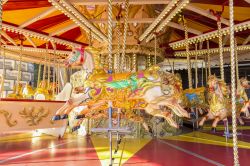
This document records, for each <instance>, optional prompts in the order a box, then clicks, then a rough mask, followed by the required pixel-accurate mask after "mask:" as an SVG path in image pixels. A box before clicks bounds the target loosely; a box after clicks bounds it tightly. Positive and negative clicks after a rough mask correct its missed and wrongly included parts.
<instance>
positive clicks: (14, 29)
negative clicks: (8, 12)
mask: <svg viewBox="0 0 250 166" xmlns="http://www.w3.org/2000/svg"><path fill="white" fill-rule="evenodd" d="M2 27H3V30H6V31H11V32H15V33H19V34H23V35H27V36H29V37H31V38H37V39H40V40H44V41H52V42H55V43H58V44H62V45H66V46H70V47H81V44H79V43H75V42H70V41H67V40H64V39H59V38H55V37H51V36H48V35H45V34H42V33H38V32H34V31H31V30H27V29H22V28H19V27H16V26H13V25H9V24H6V23H2ZM2 35H3V36H4V35H5V34H4V33H3V34H2ZM4 37H5V36H4ZM11 40H13V39H11ZM13 44H14V43H13ZM15 45H16V44H15Z"/></svg>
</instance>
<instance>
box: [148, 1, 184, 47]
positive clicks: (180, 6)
mask: <svg viewBox="0 0 250 166" xmlns="http://www.w3.org/2000/svg"><path fill="white" fill-rule="evenodd" d="M188 3H189V0H183V1H182V2H180V3H179V4H178V5H177V7H176V8H175V9H174V10H173V11H172V12H171V13H170V14H169V15H168V16H167V18H166V19H165V20H164V21H163V22H162V23H161V24H160V25H159V26H158V27H157V28H156V32H157V33H158V32H160V31H161V30H163V28H165V27H166V26H167V24H168V23H169V22H170V21H171V20H172V19H173V18H174V16H176V14H178V13H179V12H180V11H181V10H182V9H183V8H184V7H185V6H186V5H187V4H188ZM152 38H153V34H151V35H150V36H149V37H148V38H147V39H146V42H149V41H150V40H151V39H152Z"/></svg>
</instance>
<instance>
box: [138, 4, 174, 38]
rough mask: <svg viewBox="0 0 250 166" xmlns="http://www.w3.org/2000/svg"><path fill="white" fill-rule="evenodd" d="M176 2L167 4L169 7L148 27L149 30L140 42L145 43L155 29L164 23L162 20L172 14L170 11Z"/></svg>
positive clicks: (143, 34)
mask: <svg viewBox="0 0 250 166" xmlns="http://www.w3.org/2000/svg"><path fill="white" fill-rule="evenodd" d="M176 2H178V0H176V1H171V2H169V3H168V4H167V6H166V7H165V8H164V9H163V10H162V12H161V13H160V14H159V15H158V16H157V18H156V19H155V20H154V22H152V24H150V25H149V27H147V29H146V30H145V31H144V32H143V33H142V35H141V36H140V37H139V40H140V41H143V40H144V39H145V38H146V37H147V36H148V35H149V34H150V33H151V32H152V31H153V30H154V28H155V27H156V26H157V25H158V24H159V23H160V22H161V21H162V19H163V18H164V17H165V16H166V15H167V14H169V13H170V11H171V10H172V9H173V8H174V7H175V4H176Z"/></svg>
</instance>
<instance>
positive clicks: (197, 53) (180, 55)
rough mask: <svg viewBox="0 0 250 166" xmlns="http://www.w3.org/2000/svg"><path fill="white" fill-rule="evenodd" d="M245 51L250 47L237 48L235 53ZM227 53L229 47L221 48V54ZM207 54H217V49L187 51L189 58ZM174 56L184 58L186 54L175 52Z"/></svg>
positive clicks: (184, 52)
mask: <svg viewBox="0 0 250 166" xmlns="http://www.w3.org/2000/svg"><path fill="white" fill-rule="evenodd" d="M245 50H250V45H241V46H237V51H245ZM229 51H230V47H224V48H223V52H229ZM208 53H210V54H214V53H219V48H211V49H202V50H197V51H195V50H194V51H189V55H190V56H194V55H198V56H202V55H206V54H208ZM175 56H178V57H185V56H187V52H186V51H177V52H175Z"/></svg>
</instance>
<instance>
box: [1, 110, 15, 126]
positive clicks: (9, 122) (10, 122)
mask: <svg viewBox="0 0 250 166" xmlns="http://www.w3.org/2000/svg"><path fill="white" fill-rule="evenodd" d="M0 114H3V116H4V117H5V121H6V123H7V125H8V126H9V127H13V126H15V125H17V120H11V117H12V114H11V113H9V112H7V111H5V110H0Z"/></svg>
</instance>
